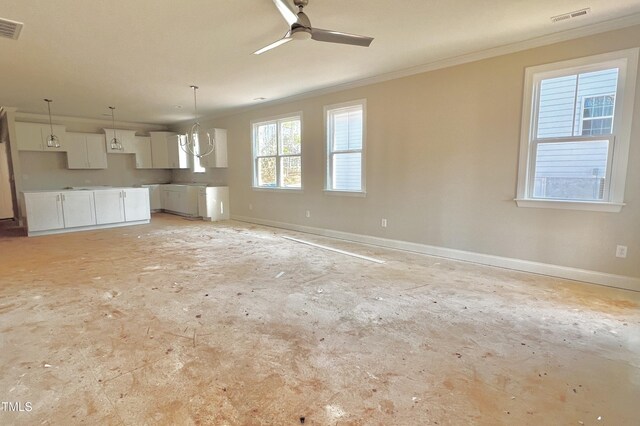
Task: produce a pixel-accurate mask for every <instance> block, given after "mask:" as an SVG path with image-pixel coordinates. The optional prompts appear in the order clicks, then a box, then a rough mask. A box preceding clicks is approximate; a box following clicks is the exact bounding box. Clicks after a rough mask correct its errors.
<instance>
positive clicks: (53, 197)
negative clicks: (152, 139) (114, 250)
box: [22, 187, 151, 237]
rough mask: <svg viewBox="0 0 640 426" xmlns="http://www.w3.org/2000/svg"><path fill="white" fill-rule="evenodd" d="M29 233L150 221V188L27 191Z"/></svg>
mask: <svg viewBox="0 0 640 426" xmlns="http://www.w3.org/2000/svg"><path fill="white" fill-rule="evenodd" d="M22 194H23V197H24V204H25V210H24V211H26V221H27V233H28V235H29V236H30V237H32V236H37V235H47V234H60V233H64V232H76V231H87V230H93V229H101V228H113V227H117V226H131V225H141V224H145V223H149V221H150V219H151V212H150V208H149V190H148V188H129V187H127V188H116V187H78V188H68V189H60V190H40V191H24V192H23V193H22Z"/></svg>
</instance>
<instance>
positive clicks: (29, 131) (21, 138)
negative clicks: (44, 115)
mask: <svg viewBox="0 0 640 426" xmlns="http://www.w3.org/2000/svg"><path fill="white" fill-rule="evenodd" d="M41 129H42V125H40V124H36V123H21V122H16V141H17V142H18V150H20V151H42V149H43V148H42V131H41Z"/></svg>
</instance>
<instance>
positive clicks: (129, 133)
mask: <svg viewBox="0 0 640 426" xmlns="http://www.w3.org/2000/svg"><path fill="white" fill-rule="evenodd" d="M103 130H104V135H105V139H106V148H107V153H109V154H135V153H136V131H135V130H121V129H106V128H105V129H103ZM114 132H115V137H116V138H117V139H118V140H119V141H120V143H121V144H122V148H123V149H122V151H121V150H119V149H113V148H111V140H112V139H113V137H114Z"/></svg>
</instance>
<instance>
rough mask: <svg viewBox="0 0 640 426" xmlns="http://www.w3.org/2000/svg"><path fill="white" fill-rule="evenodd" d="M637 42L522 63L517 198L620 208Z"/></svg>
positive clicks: (528, 203)
mask: <svg viewBox="0 0 640 426" xmlns="http://www.w3.org/2000/svg"><path fill="white" fill-rule="evenodd" d="M637 66H638V49H631V50H625V51H620V52H611V53H607V54H603V55H597V56H592V57H587V58H581V59H576V60H571V61H565V62H561V63H555V64H548V65H542V66H536V67H531V68H527V70H526V73H525V89H524V90H525V93H524V105H523V117H522V136H521V145H520V168H519V175H518V196H517V198H516V201H517V202H518V205H519V206H525V207H551V208H575V209H582V210H599V211H612V212H615V211H620V209H621V208H622V206H623V205H624V202H623V197H624V186H625V177H626V171H627V158H628V153H629V143H630V134H631V121H632V117H633V106H634V105H633V103H634V98H635V82H636V72H637Z"/></svg>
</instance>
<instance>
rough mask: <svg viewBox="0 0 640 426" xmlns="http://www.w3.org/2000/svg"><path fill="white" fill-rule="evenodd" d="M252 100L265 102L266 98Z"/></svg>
mask: <svg viewBox="0 0 640 426" xmlns="http://www.w3.org/2000/svg"><path fill="white" fill-rule="evenodd" d="M253 100H254V101H266V100H267V98H262V97H260V98H253Z"/></svg>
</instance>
